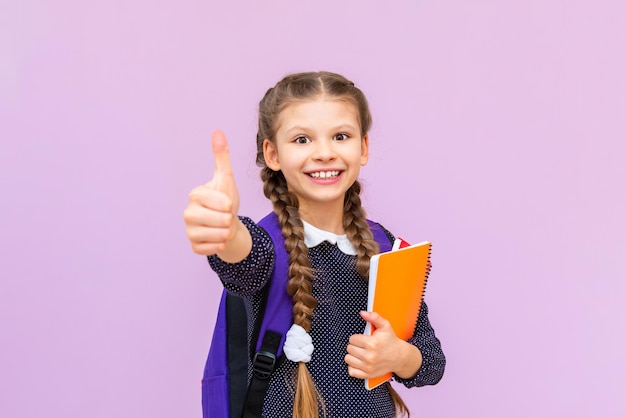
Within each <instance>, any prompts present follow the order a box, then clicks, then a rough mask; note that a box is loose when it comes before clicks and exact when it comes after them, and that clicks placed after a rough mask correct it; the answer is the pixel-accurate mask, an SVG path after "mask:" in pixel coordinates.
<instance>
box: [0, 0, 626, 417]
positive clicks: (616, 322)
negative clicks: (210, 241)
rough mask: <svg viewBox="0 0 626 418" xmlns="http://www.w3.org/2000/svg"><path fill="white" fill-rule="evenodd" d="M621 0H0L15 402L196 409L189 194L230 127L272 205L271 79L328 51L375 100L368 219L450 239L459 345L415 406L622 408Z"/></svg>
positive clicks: (543, 411)
mask: <svg viewBox="0 0 626 418" xmlns="http://www.w3.org/2000/svg"><path fill="white" fill-rule="evenodd" d="M625 16H626V6H625V5H624V2H623V1H621V0H614V1H595V2H592V1H586V2H583V1H576V0H533V1H521V0H512V1H506V2H504V1H496V0H478V1H460V0H448V1H430V0H424V1H398V2H380V1H378V2H374V1H369V0H366V1H363V0H361V1H335V0H332V1H331V0H318V1H315V2H305V1H286V0H284V1H269V2H268V1H263V2H248V3H245V4H241V3H239V2H226V1H223V2H219V3H218V2H212V1H192V0H181V1H177V2H174V1H169V2H166V1H154V0H151V1H147V0H143V1H142V0H123V1H122V0H106V1H104V0H93V1H70V0H57V1H54V2H43V1H34V0H13V1H11V0H8V3H7V0H2V2H1V3H0V137H1V138H2V146H1V148H0V174H1V177H0V187H1V193H2V198H1V201H0V219H1V222H2V229H1V232H0V245H1V250H2V256H1V259H0V263H1V264H0V278H1V281H0V298H1V303H0V338H1V344H0V382H1V383H0V416H2V417H7V418H26V417H29V418H31V417H43V416H46V417H53V418H61V417H63V418H67V417H76V418H78V417H80V418H82V417H89V418H105V417H106V418H110V417H115V418H126V417H128V418H131V417H132V418H135V417H159V418H160V417H163V418H171V417H200V378H201V373H202V368H203V364H204V360H205V356H206V353H207V350H208V346H209V339H210V335H211V331H212V325H213V318H214V314H215V311H216V302H217V299H218V292H219V290H220V285H219V283H218V280H217V279H216V277H215V276H214V275H213V273H212V272H211V271H210V269H209V268H208V266H207V263H206V261H205V260H204V259H203V258H202V257H200V256H197V255H195V254H193V253H192V252H191V250H190V247H189V245H188V243H187V239H186V237H185V233H184V227H183V221H182V211H183V209H184V207H185V205H186V201H187V193H188V192H189V190H190V189H191V188H192V187H194V186H196V185H197V184H200V183H203V182H205V181H208V180H209V179H210V178H211V175H212V171H213V160H212V156H211V152H210V133H211V131H212V130H213V129H217V128H221V129H223V130H224V131H225V132H226V133H227V135H228V137H229V138H230V141H231V148H232V152H233V154H234V155H235V156H236V158H235V160H234V162H233V164H234V168H235V170H236V174H237V180H238V182H239V187H240V191H241V194H242V207H241V213H242V214H247V215H249V216H251V217H253V218H255V219H258V218H259V217H261V216H262V215H264V214H265V213H267V212H268V211H269V210H270V206H269V204H268V203H267V202H266V201H265V199H264V198H263V196H262V193H261V184H260V181H259V180H258V170H257V168H256V166H255V165H254V161H253V160H254V152H255V150H254V135H255V132H256V130H255V123H256V114H255V109H256V105H257V103H258V100H259V99H260V98H261V96H262V94H263V93H264V92H265V90H266V89H267V88H268V87H270V86H271V85H273V84H274V83H275V82H276V81H277V80H278V79H280V78H281V77H282V76H283V75H285V74H286V73H289V72H293V71H302V70H318V69H328V70H333V71H337V72H341V73H344V74H345V75H347V76H348V77H349V78H351V79H353V80H354V81H355V82H356V83H357V85H359V86H360V87H361V88H362V89H363V90H364V91H365V93H366V94H367V96H368V97H369V99H370V102H371V106H372V110H373V114H374V128H373V130H372V132H371V142H372V150H371V151H372V158H371V160H370V164H369V165H368V166H367V167H366V168H365V169H364V170H363V177H364V179H365V185H366V191H365V196H364V201H365V203H366V205H367V208H368V213H369V215H370V217H372V218H374V219H376V220H379V221H380V222H382V223H383V224H384V225H385V226H387V227H388V228H389V229H391V230H392V231H393V232H395V233H396V234H400V235H402V236H403V237H405V238H406V239H408V240H410V241H421V240H426V239H429V240H432V241H433V242H434V253H433V262H434V269H433V273H432V276H431V279H430V282H429V287H428V291H427V300H428V302H429V304H430V308H431V320H432V322H433V324H434V326H435V328H436V331H437V333H438V336H439V337H440V338H441V340H442V342H443V346H444V349H445V352H446V354H447V357H448V366H447V370H446V374H445V376H444V379H443V380H442V381H441V383H440V384H439V385H437V386H434V387H428V388H422V389H415V390H412V391H406V392H405V391H403V392H402V393H403V394H404V396H405V399H406V400H407V401H408V404H409V406H410V407H411V409H412V411H413V412H414V415H415V416H419V417H446V418H450V417H461V418H463V417H470V418H479V417H480V418H484V417H494V418H496V417H497V418H501V417H507V418H516V417H519V418H528V417H533V418H542V417H545V418H553V417H568V418H569V417H624V416H626V397H625V396H624V388H625V387H626V382H625V380H626V361H625V360H624V353H626V337H625V332H624V330H625V325H624V323H625V322H626V314H625V309H624V303H625V302H626V297H625V293H626V284H625V282H626V280H625V279H626V237H625V235H626V222H625V221H624V217H625V215H624V214H625V213H626V168H625V167H626V164H625V160H626V158H625V151H626V150H625V148H626V147H625V146H624V142H625V140H626V135H625V134H624V130H625V129H624V128H625V126H626V77H625V74H626V52H625V51H626V47H625V45H626V29H624V28H625V27H626V18H625Z"/></svg>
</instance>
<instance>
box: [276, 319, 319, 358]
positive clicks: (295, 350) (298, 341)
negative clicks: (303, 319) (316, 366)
mask: <svg viewBox="0 0 626 418" xmlns="http://www.w3.org/2000/svg"><path fill="white" fill-rule="evenodd" d="M313 348H314V347H313V339H312V338H311V336H310V335H309V334H308V333H307V332H306V331H305V330H304V328H302V327H301V326H300V325H296V324H293V325H292V326H291V328H289V331H287V338H286V339H285V346H284V347H283V350H284V351H285V355H286V356H287V358H288V359H289V360H291V361H294V362H296V363H298V362H300V361H303V362H305V363H308V362H309V361H311V354H313Z"/></svg>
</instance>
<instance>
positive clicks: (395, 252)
mask: <svg viewBox="0 0 626 418" xmlns="http://www.w3.org/2000/svg"><path fill="white" fill-rule="evenodd" d="M430 250H431V243H430V242H428V241H425V242H422V243H419V244H415V245H409V244H408V243H406V241H403V240H402V239H400V238H398V239H397V240H396V242H395V243H394V245H393V249H392V250H391V251H389V252H386V253H381V254H377V255H375V256H374V257H372V258H371V260H370V275H369V290H368V297H367V310H368V311H370V312H372V311H373V312H377V313H378V314H380V316H382V317H383V318H385V319H387V320H388V321H389V322H390V323H391V326H392V327H393V330H394V332H395V333H396V336H398V338H401V339H403V340H408V339H409V338H411V337H412V336H413V332H414V331H415V325H416V324H417V317H418V315H419V311H420V306H421V304H422V300H423V298H424V291H425V290H426V281H427V280H428V273H429V272H430ZM374 332H375V329H374V326H373V325H372V324H370V323H369V322H368V323H367V325H366V327H365V332H364V334H365V335H372V334H373V333H374ZM391 376H392V374H391V373H387V374H385V375H383V376H380V377H377V378H375V379H366V380H365V388H366V389H373V388H375V387H376V386H379V385H381V384H383V383H385V382H386V381H388V380H389V379H391Z"/></svg>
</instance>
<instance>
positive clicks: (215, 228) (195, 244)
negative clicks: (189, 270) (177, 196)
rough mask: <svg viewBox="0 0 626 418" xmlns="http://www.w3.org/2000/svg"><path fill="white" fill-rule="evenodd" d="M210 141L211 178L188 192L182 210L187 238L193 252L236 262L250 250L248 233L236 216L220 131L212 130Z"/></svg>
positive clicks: (236, 198)
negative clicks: (187, 198) (213, 165)
mask: <svg viewBox="0 0 626 418" xmlns="http://www.w3.org/2000/svg"><path fill="white" fill-rule="evenodd" d="M212 144H213V156H214V158H215V171H214V173H213V179H211V181H209V182H208V183H206V184H205V185H203V186H198V187H196V188H195V189H193V190H192V191H191V193H190V194H189V204H188V205H187V208H186V209H185V212H184V219H185V225H186V230H187V237H188V238H189V241H190V242H191V247H192V248H193V251H194V252H196V253H198V254H204V255H213V254H218V255H219V256H220V258H222V259H224V260H225V261H228V262H237V261H241V260H242V259H243V258H245V256H246V255H247V254H248V253H249V252H250V248H251V245H252V244H251V238H250V233H249V232H248V230H247V228H246V227H245V226H244V225H243V224H242V223H241V221H240V220H239V218H238V217H237V214H238V211H239V192H238V191H237V185H236V184H235V178H234V176H233V171H232V167H231V164H230V153H229V150H228V142H227V141H226V136H225V135H224V133H223V132H221V131H215V132H213V136H212Z"/></svg>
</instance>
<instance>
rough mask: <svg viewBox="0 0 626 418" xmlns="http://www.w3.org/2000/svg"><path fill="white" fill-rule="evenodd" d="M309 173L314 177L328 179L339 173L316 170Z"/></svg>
mask: <svg viewBox="0 0 626 418" xmlns="http://www.w3.org/2000/svg"><path fill="white" fill-rule="evenodd" d="M309 175H310V176H311V177H313V178H316V179H329V178H332V177H337V176H338V175H339V171H316V172H314V173H311V174H309Z"/></svg>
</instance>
